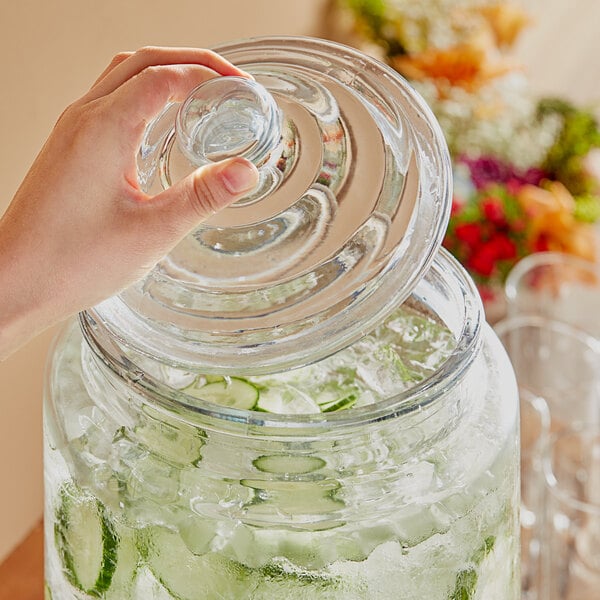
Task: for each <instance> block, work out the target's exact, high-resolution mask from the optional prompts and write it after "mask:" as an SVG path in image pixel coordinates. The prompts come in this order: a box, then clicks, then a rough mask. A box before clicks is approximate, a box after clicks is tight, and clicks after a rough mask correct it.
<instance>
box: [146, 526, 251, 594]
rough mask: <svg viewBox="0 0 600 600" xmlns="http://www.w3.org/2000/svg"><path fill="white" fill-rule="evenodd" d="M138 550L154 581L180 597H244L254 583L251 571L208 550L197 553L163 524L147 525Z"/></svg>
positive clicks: (249, 592)
mask: <svg viewBox="0 0 600 600" xmlns="http://www.w3.org/2000/svg"><path fill="white" fill-rule="evenodd" d="M140 551H141V552H142V554H143V555H144V557H145V559H146V562H147V564H148V566H149V568H150V570H151V571H152V573H153V574H154V576H155V577H156V578H157V579H158V581H160V583H161V584H162V585H163V586H164V587H165V588H166V589H167V590H168V591H169V593H170V594H172V595H173V596H175V597H176V598H178V599H180V600H214V599H216V598H247V597H249V596H250V595H251V592H252V590H253V589H254V588H255V587H256V585H257V584H258V579H257V578H258V574H257V573H256V572H255V571H252V570H251V569H249V568H247V567H244V566H243V565H241V564H239V563H237V562H234V561H232V560H228V559H227V558H224V557H223V556H221V555H219V554H214V553H212V552H211V553H207V554H204V555H202V556H197V555H195V554H193V553H192V552H190V550H189V549H188V547H187V546H186V544H185V543H184V542H183V540H182V539H181V537H180V536H179V535H178V534H177V533H175V532H173V531H171V530H170V529H166V528H165V527H158V526H157V527H147V528H146V529H145V530H144V531H143V533H142V535H141V536H140Z"/></svg>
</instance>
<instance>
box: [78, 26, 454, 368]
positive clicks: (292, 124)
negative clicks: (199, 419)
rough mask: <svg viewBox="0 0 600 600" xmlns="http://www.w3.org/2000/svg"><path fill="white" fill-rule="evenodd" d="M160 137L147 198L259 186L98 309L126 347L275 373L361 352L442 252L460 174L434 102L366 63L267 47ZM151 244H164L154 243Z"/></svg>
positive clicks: (251, 51) (141, 161) (167, 116)
mask: <svg viewBox="0 0 600 600" xmlns="http://www.w3.org/2000/svg"><path fill="white" fill-rule="evenodd" d="M216 51H217V52H219V53H220V54H222V55H223V56H225V57H226V58H228V59H229V60H230V61H232V62H233V63H235V64H236V65H238V66H240V67H241V68H243V69H244V70H246V71H247V72H249V73H251V74H252V75H253V77H254V81H252V80H244V79H241V78H236V77H219V78H217V79H213V80H211V81H209V82H207V83H205V84H203V85H202V86H200V87H199V88H197V89H196V90H194V91H192V92H191V94H190V96H189V97H188V98H187V99H186V100H185V101H184V102H183V103H181V105H179V104H170V105H168V106H166V107H165V108H164V110H163V111H162V113H161V114H160V115H159V116H158V117H157V119H156V120H155V121H153V122H152V123H150V124H149V125H148V127H147V129H146V132H145V136H144V139H143V143H142V146H141V148H140V151H139V156H138V177H139V181H140V185H141V186H142V187H143V189H144V190H145V191H147V192H149V193H157V192H159V191H160V190H162V189H164V188H166V187H168V186H170V185H171V184H172V183H174V182H175V181H177V180H179V179H180V178H182V177H184V176H185V175H187V174H188V173H190V172H191V171H192V170H193V169H195V168H196V167H197V166H198V165H201V164H204V163H205V162H209V161H216V160H219V159H221V158H224V157H227V156H233V155H242V156H245V157H247V158H248V159H249V160H252V161H253V162H254V163H255V164H256V165H257V166H258V167H259V172H260V183H259V185H258V188H257V189H256V190H254V191H253V192H252V193H251V194H250V195H249V196H248V197H246V198H243V199H242V200H239V201H238V202H236V203H235V204H234V205H232V206H230V207H228V208H226V209H225V210H223V211H221V212H220V213H218V214H216V215H214V216H213V217H211V218H210V219H209V220H208V221H206V222H205V223H203V224H202V225H201V226H199V227H198V228H197V229H196V230H195V231H194V232H193V233H192V234H190V235H189V236H188V237H187V238H186V239H185V240H183V241H182V242H181V243H180V244H179V245H178V246H177V247H176V248H175V249H174V250H173V251H172V252H171V253H170V254H169V255H168V256H166V257H165V258H164V259H163V260H161V261H160V262H159V263H158V264H157V265H156V267H155V268H154V269H153V271H152V272H151V273H150V274H149V275H148V276H147V277H146V278H145V279H143V280H142V281H140V282H138V283H137V284H135V285H133V286H132V287H130V288H128V289H127V290H125V291H124V292H123V293H121V294H120V295H118V296H115V297H113V298H111V299H109V300H107V301H105V302H103V303H102V304H100V305H98V306H97V307H95V308H94V309H92V310H91V311H90V316H91V317H92V318H93V319H94V320H95V321H96V324H97V326H98V327H100V328H105V329H107V330H108V331H109V333H110V334H111V335H113V336H115V337H117V338H118V339H119V341H120V342H121V343H122V344H124V345H125V346H129V347H131V348H134V349H135V350H137V351H140V352H143V353H146V354H148V355H150V356H154V357H157V358H159V359H160V360H162V361H164V362H167V363H170V364H173V365H177V366H180V367H184V368H188V369H191V370H201V371H202V372H210V371H215V372H216V371H218V372H220V373H228V372H229V373H248V372H252V373H264V372H270V371H277V370H281V369H285V368H291V367H294V366H299V365H301V364H306V363H309V362H313V361H315V360H318V359H320V358H323V357H324V356H327V355H330V354H332V353H333V352H335V351H337V350H339V349H341V348H343V347H345V346H347V345H348V344H350V343H351V342H353V341H355V340H356V339H358V338H359V337H361V336H362V335H364V334H365V333H367V332H368V331H370V330H371V329H372V328H373V327H374V326H375V325H376V324H377V323H378V322H380V321H381V320H382V319H383V318H385V316H387V315H388V314H389V313H390V312H391V311H392V310H393V309H394V308H395V307H396V306H398V304H399V303H400V302H402V301H403V300H404V299H406V298H407V297H408V295H409V294H410V293H411V291H412V290H413V288H414V287H415V285H416V283H417V282H418V281H419V279H420V278H421V277H422V276H423V274H424V272H425V271H426V269H427V268H428V266H429V264H430V262H431V260H432V259H433V257H434V255H435V253H436V251H437V249H438V247H439V244H440V243H441V240H442V237H443V234H444V231H445V227H446V224H447V218H448V213H449V207H450V198H451V195H450V188H451V179H450V167H449V165H450V161H449V158H448V154H447V149H446V145H445V143H444V140H443V137H442V134H441V131H440V129H439V127H438V125H437V123H436V121H435V119H434V117H433V116H432V114H431V112H430V111H429V109H428V108H427V106H426V105H425V104H424V102H423V100H422V99H421V98H420V97H419V96H418V95H417V94H416V93H415V92H414V91H413V90H412V89H411V88H410V86H409V85H408V84H407V83H406V82H405V81H404V80H403V79H402V78H401V77H400V76H399V75H398V74H397V73H395V72H394V71H393V70H391V69H389V68H388V67H386V66H385V65H383V64H381V63H379V62H378V61H376V60H374V59H372V58H369V57H367V56H365V55H363V54H362V53H360V52H359V51H357V50H354V49H351V48H348V47H345V46H342V45H339V44H335V43H332V42H326V41H322V40H316V39H311V38H258V39H251V40H247V41H243V42H238V43H232V44H228V45H224V46H221V47H218V48H216ZM148 234H149V235H152V232H148Z"/></svg>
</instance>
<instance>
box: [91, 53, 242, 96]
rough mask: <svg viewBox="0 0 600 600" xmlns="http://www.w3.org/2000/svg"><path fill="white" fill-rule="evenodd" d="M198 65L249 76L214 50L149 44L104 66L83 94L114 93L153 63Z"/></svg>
mask: <svg viewBox="0 0 600 600" xmlns="http://www.w3.org/2000/svg"><path fill="white" fill-rule="evenodd" d="M184 64H189V65H199V66H202V67H207V68H209V69H211V70H213V71H214V72H215V73H217V74H219V75H234V76H237V77H249V75H248V73H246V72H245V71H242V70H241V69H239V68H238V67H236V66H235V65H233V64H231V63H230V62H229V61H228V60H226V59H225V58H223V57H222V56H220V55H219V54H217V53H216V52H213V51H212V50H206V49H201V48H164V47H155V46H148V47H146V48H142V49H140V50H138V51H137V52H135V53H133V54H131V55H130V56H127V57H126V58H125V59H124V60H121V61H120V62H119V63H118V64H117V65H116V66H114V67H113V68H112V69H107V70H106V71H108V72H106V71H105V74H104V77H101V78H100V79H99V80H98V81H97V82H96V83H95V84H94V85H93V86H92V88H91V89H90V91H89V92H88V93H87V94H86V96H85V99H86V100H95V99H96V98H100V97H101V96H106V95H107V94H110V93H111V92H114V91H115V90H116V89H117V88H118V87H120V86H121V85H123V84H124V83H125V82H126V81H129V80H130V79H131V78H132V77H135V75H137V74H139V73H141V72H142V71H143V70H144V69H147V68H148V67H152V66H167V65H184Z"/></svg>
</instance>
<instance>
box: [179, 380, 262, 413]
mask: <svg viewBox="0 0 600 600" xmlns="http://www.w3.org/2000/svg"><path fill="white" fill-rule="evenodd" d="M183 391H184V392H185V393H186V394H188V395H189V396H192V397H193V398H199V399H201V400H206V401H207V402H213V403H214V404H219V405H221V406H231V407H233V408H241V409H243V410H253V409H254V408H255V406H256V403H257V402H258V396H259V392H258V388H257V387H256V386H255V385H253V384H251V383H250V382H249V381H246V380H245V379H241V378H240V377H226V378H224V379H222V380H218V381H213V382H212V383H207V384H206V385H202V386H198V382H196V383H194V385H192V386H190V387H188V388H185V389H184V390H183Z"/></svg>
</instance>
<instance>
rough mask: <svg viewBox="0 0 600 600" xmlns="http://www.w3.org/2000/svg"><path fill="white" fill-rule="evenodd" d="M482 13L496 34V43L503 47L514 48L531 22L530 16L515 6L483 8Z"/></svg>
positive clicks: (495, 5) (504, 5) (501, 5)
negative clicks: (519, 36) (518, 38)
mask: <svg viewBox="0 0 600 600" xmlns="http://www.w3.org/2000/svg"><path fill="white" fill-rule="evenodd" d="M480 12H481V14H482V15H483V17H484V18H485V19H486V21H487V22H488V24H489V26H490V28H491V30H492V32H493V33H494V37H495V38H496V43H497V44H498V46H501V47H509V46H512V45H513V44H514V42H515V40H516V39H517V37H518V35H519V34H520V33H521V31H522V30H523V28H524V27H525V26H526V25H528V24H529V23H530V21H531V19H530V18H529V15H527V13H526V12H525V11H523V10H522V9H521V8H520V7H519V6H516V5H514V4H507V3H504V4H494V5H490V6H482V7H481V8H480Z"/></svg>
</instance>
